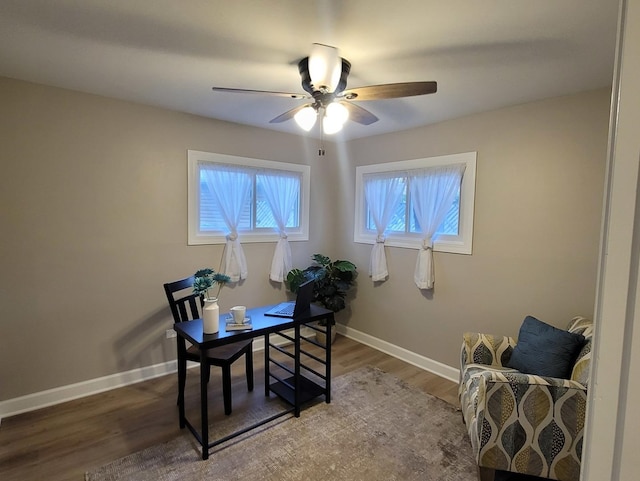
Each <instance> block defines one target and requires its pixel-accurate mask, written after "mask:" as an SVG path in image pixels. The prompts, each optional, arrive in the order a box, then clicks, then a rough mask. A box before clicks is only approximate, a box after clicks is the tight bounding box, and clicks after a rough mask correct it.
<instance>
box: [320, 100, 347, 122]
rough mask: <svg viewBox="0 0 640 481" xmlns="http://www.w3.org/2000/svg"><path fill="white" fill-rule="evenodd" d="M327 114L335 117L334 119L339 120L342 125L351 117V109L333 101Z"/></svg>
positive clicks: (328, 106) (328, 107)
mask: <svg viewBox="0 0 640 481" xmlns="http://www.w3.org/2000/svg"><path fill="white" fill-rule="evenodd" d="M325 115H326V116H327V117H331V118H332V119H334V120H333V121H335V122H338V123H339V124H340V125H344V123H345V122H346V121H347V119H348V118H349V111H348V110H347V108H346V107H345V106H344V105H342V104H341V103H337V102H331V103H330V104H329V105H327V111H326V113H325Z"/></svg>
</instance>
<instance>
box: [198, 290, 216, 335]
mask: <svg viewBox="0 0 640 481" xmlns="http://www.w3.org/2000/svg"><path fill="white" fill-rule="evenodd" d="M219 329H220V307H219V306H218V299H215V298H214V299H205V300H204V309H202V331H203V332H204V333H205V334H215V333H216V332H218V330H219Z"/></svg>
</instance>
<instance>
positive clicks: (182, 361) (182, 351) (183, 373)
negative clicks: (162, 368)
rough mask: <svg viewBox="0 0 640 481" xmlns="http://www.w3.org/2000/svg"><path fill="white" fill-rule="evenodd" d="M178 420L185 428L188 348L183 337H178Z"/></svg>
mask: <svg viewBox="0 0 640 481" xmlns="http://www.w3.org/2000/svg"><path fill="white" fill-rule="evenodd" d="M176 339H177V341H178V419H179V422H180V429H184V427H185V417H184V386H185V382H186V379H187V346H186V345H185V341H184V338H183V337H180V336H178V337H177V338H176Z"/></svg>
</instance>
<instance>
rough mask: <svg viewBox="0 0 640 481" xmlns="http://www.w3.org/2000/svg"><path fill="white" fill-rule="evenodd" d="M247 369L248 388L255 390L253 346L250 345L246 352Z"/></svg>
mask: <svg viewBox="0 0 640 481" xmlns="http://www.w3.org/2000/svg"><path fill="white" fill-rule="evenodd" d="M244 357H245V363H246V367H245V371H246V373H247V389H248V390H249V391H253V348H252V346H249V350H248V351H247V353H246V354H245V356H244Z"/></svg>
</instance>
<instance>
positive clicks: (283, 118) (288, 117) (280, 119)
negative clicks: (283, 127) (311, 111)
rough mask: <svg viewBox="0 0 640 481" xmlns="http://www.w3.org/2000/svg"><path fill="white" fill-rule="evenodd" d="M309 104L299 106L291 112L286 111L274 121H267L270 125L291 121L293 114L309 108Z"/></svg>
mask: <svg viewBox="0 0 640 481" xmlns="http://www.w3.org/2000/svg"><path fill="white" fill-rule="evenodd" d="M310 105H311V104H305V105H299V106H298V107H296V108H293V109H291V110H287V111H286V112H285V113H284V114H281V115H278V116H277V117H276V118H275V119H271V120H269V123H270V124H279V123H281V122H286V121H287V120H291V119H292V118H293V116H294V115H295V114H297V113H298V112H300V111H301V110H302V109H303V108H305V107H309V106H310Z"/></svg>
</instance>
